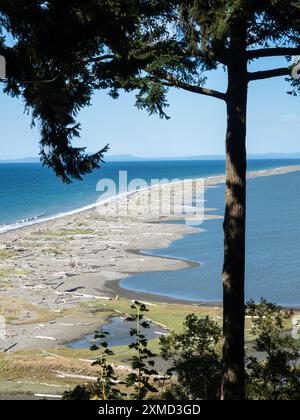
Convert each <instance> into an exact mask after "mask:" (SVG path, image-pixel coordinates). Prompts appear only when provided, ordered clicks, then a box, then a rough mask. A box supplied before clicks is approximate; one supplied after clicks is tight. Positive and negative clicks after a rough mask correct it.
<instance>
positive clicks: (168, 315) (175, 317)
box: [81, 299, 222, 332]
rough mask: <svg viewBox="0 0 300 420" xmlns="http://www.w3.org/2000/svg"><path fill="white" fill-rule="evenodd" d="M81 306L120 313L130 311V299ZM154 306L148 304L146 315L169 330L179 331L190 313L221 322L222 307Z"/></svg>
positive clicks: (159, 304) (86, 303) (157, 304)
mask: <svg viewBox="0 0 300 420" xmlns="http://www.w3.org/2000/svg"><path fill="white" fill-rule="evenodd" d="M81 305H82V306H83V307H88V308H91V310H97V309H99V310H100V309H106V310H107V311H108V312H109V311H110V312H111V314H114V315H115V314H116V312H115V311H119V312H121V313H122V314H125V313H128V312H130V305H131V301H130V300H128V299H120V300H119V301H118V302H116V301H109V302H105V303H101V302H96V303H95V302H85V303H82V304H81ZM155 305H156V306H148V309H150V311H149V312H148V313H147V315H146V317H148V318H150V319H151V320H153V321H154V322H157V323H160V324H163V325H165V326H166V327H168V329H170V330H174V331H177V332H178V331H181V329H182V325H183V322H184V320H185V318H186V316H187V315H188V314H190V313H195V314H197V315H199V316H203V317H204V316H207V315H208V316H211V317H213V318H215V319H216V320H217V321H218V322H221V319H220V318H221V316H222V309H221V308H217V307H211V308H209V307H200V306H196V305H179V304H166V303H156V304H155Z"/></svg>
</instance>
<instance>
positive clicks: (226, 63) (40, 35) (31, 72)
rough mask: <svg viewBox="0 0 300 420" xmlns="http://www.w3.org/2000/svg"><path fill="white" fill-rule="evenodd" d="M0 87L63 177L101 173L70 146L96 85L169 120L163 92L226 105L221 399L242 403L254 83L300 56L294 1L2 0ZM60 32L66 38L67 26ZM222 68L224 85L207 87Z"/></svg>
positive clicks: (287, 71) (299, 16)
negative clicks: (19, 106)
mask: <svg viewBox="0 0 300 420" xmlns="http://www.w3.org/2000/svg"><path fill="white" fill-rule="evenodd" d="M0 12H1V29H2V37H1V39H0V54H1V55H3V56H4V57H6V59H7V63H8V71H7V79H6V80H5V81H3V82H4V91H5V93H7V94H8V95H11V96H13V97H20V96H21V97H22V98H23V99H24V102H25V105H26V108H27V109H28V110H31V111H32V116H33V122H38V123H39V124H40V126H41V141H40V146H41V152H40V155H41V160H42V162H43V163H44V164H45V165H47V166H49V167H51V168H53V169H54V170H55V172H56V174H57V175H58V176H59V177H60V178H61V179H62V180H63V181H64V182H70V181H71V180H72V179H82V176H83V175H85V174H87V173H89V172H91V171H92V170H93V169H95V168H98V167H99V165H100V164H101V163H102V161H103V156H104V153H105V152H106V151H107V149H108V147H107V146H106V147H103V148H102V150H100V151H99V152H97V153H95V154H93V155H88V154H87V153H86V151H85V148H81V147H74V145H73V144H72V142H73V140H74V139H76V138H77V137H79V135H80V125H79V124H78V123H77V121H76V118H77V115H78V112H79V110H80V109H81V108H82V107H84V106H88V105H89V104H90V100H91V95H92V93H93V92H94V91H95V90H96V89H108V90H109V92H110V94H111V96H112V97H114V98H117V97H118V91H119V89H124V90H125V91H132V90H136V89H137V90H138V93H137V101H136V105H137V107H138V108H140V109H146V110H147V111H148V112H149V114H154V113H157V114H159V116H160V117H162V118H163V117H166V118H168V116H167V115H166V112H165V107H166V106H167V105H168V103H167V93H168V90H169V89H170V88H177V89H183V90H186V91H188V92H193V93H197V94H201V95H205V96H209V97H212V98H215V99H218V100H221V101H223V103H224V104H225V106H226V110H227V134H226V162H227V165H226V209H225V219H224V238H225V241H224V266H223V288H224V298H223V300H224V305H223V307H224V314H223V322H224V345H223V365H224V370H223V379H222V391H221V398H222V399H243V398H244V397H245V387H244V384H245V368H244V356H245V352H244V341H245V333H244V331H245V307H244V280H245V226H246V167H247V162H246V119H247V102H248V101H247V95H248V87H249V85H250V83H252V82H254V81H257V80H264V79H269V78H273V77H286V78H287V80H288V81H289V82H290V84H291V91H290V92H289V93H290V94H292V95H296V94H297V92H298V91H299V87H300V79H298V78H292V70H293V66H292V64H291V60H292V56H297V55H299V54H300V45H299V38H300V23H299V22H300V7H299V1H298V0H292V1H291V0H264V1H257V0H254V1H246V0H230V1H228V0H226V1H224V0H214V1H210V2H207V1H204V0H190V1H186V0H170V1H167V2H166V1H163V0H154V1H153V0H145V1H123V0H104V1H100V2H99V1H96V0H88V1H85V2H78V1H64V2H61V1H54V0H53V1H52V0H51V1H47V2H40V1H32V2H30V3H28V1H25V0H18V1H9V2H7V1H4V2H1V6H0ZM66 28H67V30H66ZM266 57H283V58H284V57H287V62H286V64H285V66H284V67H282V68H274V69H271V70H266V71H256V72H249V71H248V64H249V63H251V62H252V61H253V60H258V59H261V58H266ZM220 66H222V67H223V68H225V69H226V70H227V75H228V88H227V91H226V92H219V91H216V90H213V89H209V88H207V87H206V86H205V82H206V77H204V76H203V73H204V72H209V71H211V70H215V69H217V68H219V67H220Z"/></svg>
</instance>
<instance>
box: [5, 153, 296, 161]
mask: <svg viewBox="0 0 300 420" xmlns="http://www.w3.org/2000/svg"><path fill="white" fill-rule="evenodd" d="M248 159H300V152H299V153H261V154H259V153H258V154H249V155H248ZM166 160H173V161H174V160H225V156H224V155H199V156H183V157H176V156H175V157H159V158H155V157H139V156H133V155H107V157H106V159H105V161H106V162H137V161H166ZM37 162H40V159H39V158H38V157H25V158H20V159H0V163H37Z"/></svg>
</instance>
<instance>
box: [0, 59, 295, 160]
mask: <svg viewBox="0 0 300 420" xmlns="http://www.w3.org/2000/svg"><path fill="white" fill-rule="evenodd" d="M282 64H284V62H282V60H280V59H264V60H262V62H261V64H257V63H256V64H254V65H252V66H251V67H250V70H252V71H254V70H259V69H268V68H273V67H277V66H278V67H282ZM207 87H211V88H215V89H220V90H223V91H225V90H226V73H225V72H224V71H223V70H222V69H219V70H218V71H215V72H213V73H211V74H210V76H209V79H208V82H207ZM288 90H289V85H288V83H286V82H285V81H284V78H274V79H270V80H264V81H257V82H252V83H250V86H249V106H248V134H247V150H248V153H251V154H253V153H270V152H272V153H294V152H300V145H299V144H298V138H299V131H300V112H299V99H300V98H299V97H292V96H290V95H287V94H286V92H287V91H288ZM134 102H135V95H134V94H133V93H132V94H126V93H122V94H121V96H120V98H119V99H118V100H113V99H111V98H110V97H109V96H108V95H107V93H106V92H104V91H102V92H98V93H96V94H95V95H94V97H93V101H92V106H91V107H89V108H86V109H84V110H82V111H81V112H80V114H79V116H78V120H79V121H80V122H81V124H82V133H81V138H80V139H79V140H76V141H75V142H74V144H75V145H76V146H77V145H80V146H86V147H87V150H88V151H89V152H95V151H97V150H100V149H101V148H102V147H103V146H104V145H106V144H107V143H109V144H110V152H109V153H110V155H119V154H129V155H134V156H138V157H148V158H149V157H155V158H157V157H183V156H198V155H222V154H224V151H225V145H224V139H225V130H226V107H225V103H224V102H223V101H220V100H218V99H214V98H209V97H205V96H202V95H198V94H194V93H188V92H184V91H182V90H171V91H170V94H169V103H170V107H169V108H168V111H167V112H168V114H169V116H170V117H171V119H170V120H169V121H166V120H161V119H159V117H158V116H151V117H150V116H148V115H147V112H146V111H141V110H137V109H136V108H135V106H134ZM0 109H1V116H0V121H1V143H0V144H1V147H0V160H5V159H19V158H24V157H33V156H37V155H38V152H39V147H38V142H39V130H38V127H36V128H31V118H30V116H29V115H27V114H24V104H23V103H22V100H21V99H12V98H9V97H7V96H6V95H4V94H3V93H2V91H1V93H0Z"/></svg>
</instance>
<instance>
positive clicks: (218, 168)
mask: <svg viewBox="0 0 300 420" xmlns="http://www.w3.org/2000/svg"><path fill="white" fill-rule="evenodd" d="M290 164H300V160H252V161H251V160H250V161H249V170H259V169H264V168H274V167H278V166H283V165H290ZM224 168H225V163H224V162H223V161H144V162H142V161H139V162H110V163H106V164H105V165H104V166H103V168H102V169H101V170H98V171H95V172H94V173H93V174H90V175H88V176H87V177H86V178H85V180H84V181H83V182H75V183H73V184H72V185H63V184H62V183H61V182H60V181H59V180H58V179H57V178H56V177H55V175H54V174H53V173H52V171H51V170H49V169H48V168H45V167H43V166H41V165H40V164H39V163H17V164H14V163H7V164H5V163H3V164H0V180H1V188H0V232H1V231H4V230H5V229H7V228H10V227H12V226H15V225H17V226H22V225H24V224H27V223H32V222H35V221H37V220H41V219H45V218H51V217H53V216H55V215H58V214H63V213H65V212H69V211H73V210H75V209H79V208H83V207H85V206H88V205H91V204H93V203H95V202H96V201H97V199H99V196H100V193H99V192H97V191H96V185H97V182H98V181H99V180H100V179H101V178H111V179H113V180H115V181H116V183H117V184H118V171H119V170H121V171H128V179H129V180H131V179H133V178H143V179H144V180H146V181H147V182H149V181H150V180H151V179H152V178H153V179H156V178H160V179H162V178H166V179H169V180H172V179H174V178H179V179H183V178H196V177H206V176H210V175H220V174H222V173H224Z"/></svg>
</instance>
